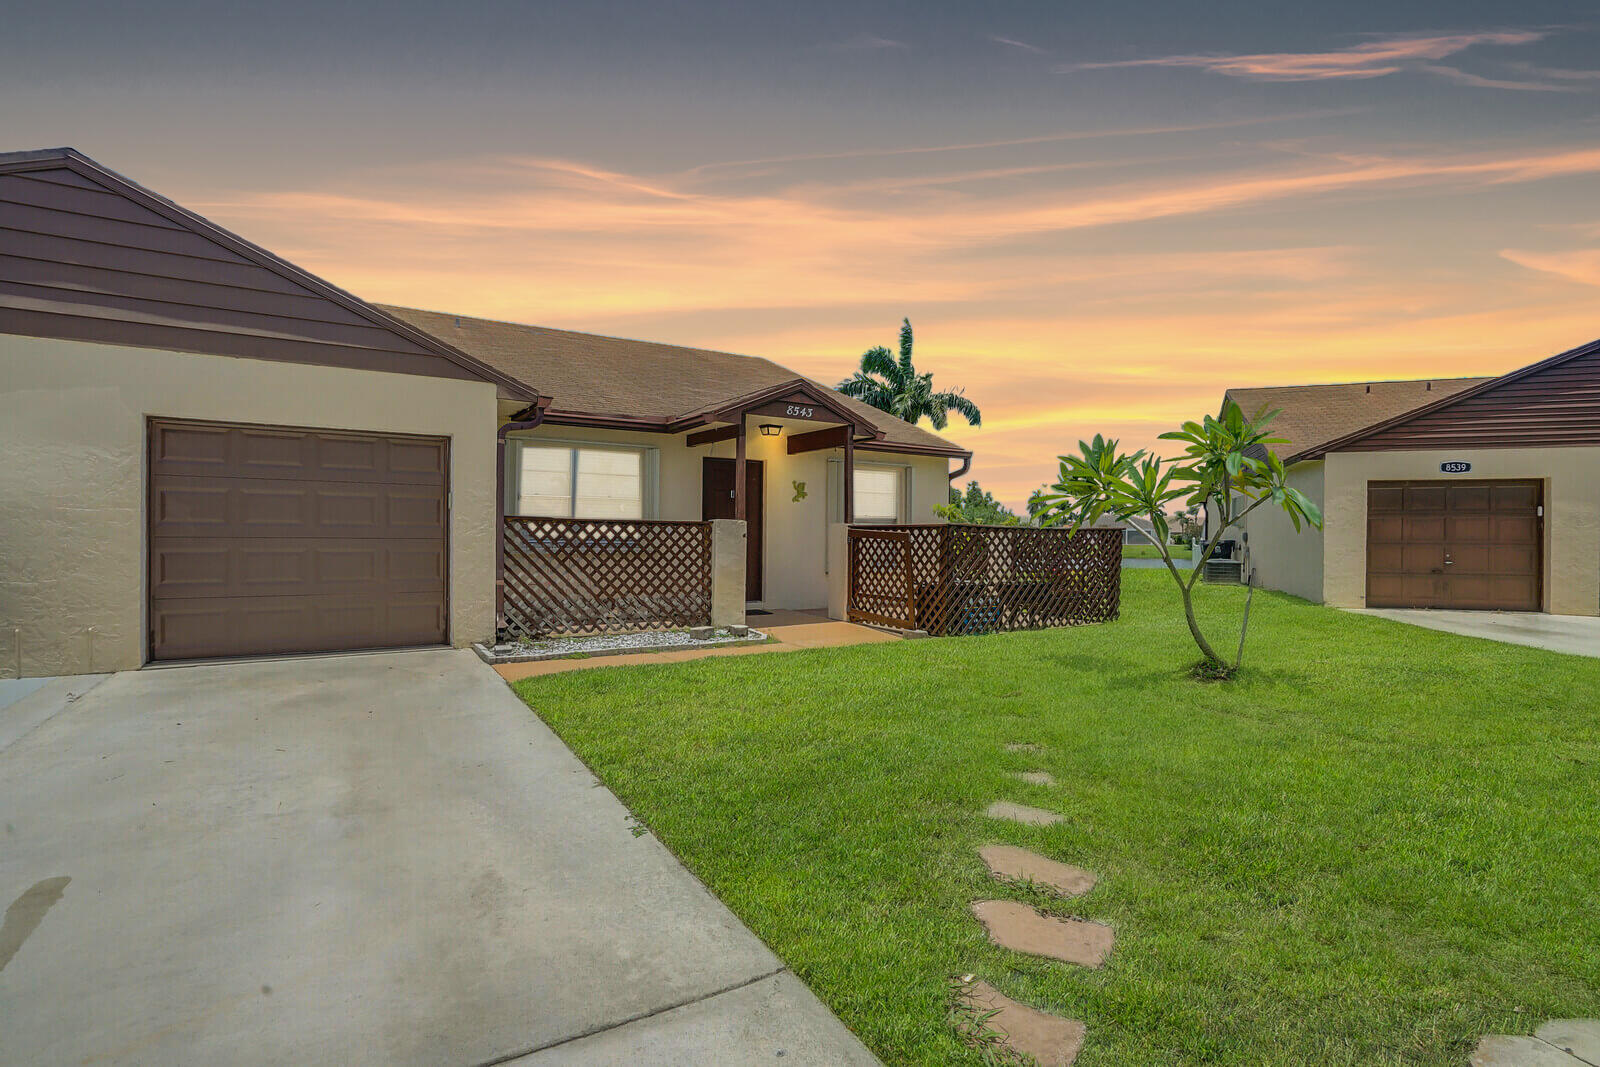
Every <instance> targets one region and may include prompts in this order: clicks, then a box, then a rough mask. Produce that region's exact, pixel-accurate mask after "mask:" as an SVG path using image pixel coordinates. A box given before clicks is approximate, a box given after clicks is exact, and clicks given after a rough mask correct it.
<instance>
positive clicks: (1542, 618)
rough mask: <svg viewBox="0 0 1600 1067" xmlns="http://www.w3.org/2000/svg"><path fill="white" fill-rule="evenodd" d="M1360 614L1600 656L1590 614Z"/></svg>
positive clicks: (1598, 630) (1599, 627)
mask: <svg viewBox="0 0 1600 1067" xmlns="http://www.w3.org/2000/svg"><path fill="white" fill-rule="evenodd" d="M1350 610H1351V611H1353V612H1355V613H1357V614H1360V615H1377V616H1378V617H1380V618H1384V619H1393V620H1394V621H1395V622H1404V623H1410V624H1411V625H1412V626H1421V627H1424V628H1426V629H1429V630H1445V631H1447V632H1449V633H1453V634H1461V635H1463V636H1465V637H1482V638H1485V639H1486V640H1489V641H1503V642H1505V643H1506V644H1511V645H1528V646H1530V647H1532V648H1543V649H1548V650H1549V651H1551V652H1565V653H1568V654H1569V655H1573V656H1596V657H1600V618H1595V617H1592V616H1587V615H1546V614H1544V613H1543V612H1534V611H1441V610H1437V609H1425V608H1351V609H1350Z"/></svg>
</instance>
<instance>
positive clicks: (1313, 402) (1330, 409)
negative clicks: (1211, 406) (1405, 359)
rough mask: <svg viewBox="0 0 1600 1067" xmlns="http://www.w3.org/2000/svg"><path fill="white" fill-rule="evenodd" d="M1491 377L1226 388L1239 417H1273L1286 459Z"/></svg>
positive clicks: (1273, 429) (1279, 450)
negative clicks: (1270, 413) (1269, 412)
mask: <svg viewBox="0 0 1600 1067" xmlns="http://www.w3.org/2000/svg"><path fill="white" fill-rule="evenodd" d="M1493 380H1494V379H1492V378H1427V379H1419V380H1417V381H1386V382H1342V383H1338V384H1334V385H1279V386H1266V387H1262V388H1254V389H1229V390H1228V391H1227V393H1226V395H1225V396H1224V402H1226V401H1227V400H1233V401H1234V402H1236V403H1237V404H1238V405H1239V407H1240V409H1241V410H1243V411H1244V413H1245V415H1247V416H1251V415H1255V414H1256V412H1257V411H1259V410H1261V409H1262V408H1266V409H1268V410H1277V411H1278V412H1279V415H1278V417H1277V418H1276V419H1274V420H1273V421H1272V422H1271V423H1270V424H1269V426H1268V429H1269V431H1270V432H1271V434H1272V436H1273V437H1283V438H1287V440H1288V443H1287V444H1281V445H1273V446H1272V450H1273V451H1274V452H1276V453H1277V454H1278V455H1280V456H1283V457H1284V458H1285V459H1286V460H1287V461H1295V460H1300V459H1306V458H1311V457H1308V456H1307V455H1306V453H1307V452H1308V451H1309V450H1311V449H1314V448H1316V447H1317V446H1318V445H1322V444H1325V443H1326V442H1328V441H1331V440H1333V439H1335V438H1337V437H1341V436H1344V435H1346V434H1350V433H1354V432H1355V431H1357V430H1360V429H1362V428H1364V427H1367V426H1371V425H1372V424H1374V423H1377V422H1382V421H1384V420H1385V419H1390V418H1393V417H1394V416H1396V415H1400V414H1403V413H1405V412H1408V411H1412V410H1414V409H1416V408H1419V407H1422V406H1423V405H1425V404H1427V403H1429V402H1430V401H1433V400H1437V399H1439V398H1440V397H1448V396H1451V395H1453V394H1456V393H1459V392H1462V391H1463V390H1466V389H1470V388H1472V387H1473V386H1476V385H1482V384H1483V383H1485V382H1490V381H1493Z"/></svg>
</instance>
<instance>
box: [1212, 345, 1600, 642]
mask: <svg viewBox="0 0 1600 1067" xmlns="http://www.w3.org/2000/svg"><path fill="white" fill-rule="evenodd" d="M1226 399H1229V400H1234V401H1236V402H1237V403H1238V404H1239V405H1240V407H1241V408H1242V409H1243V410H1244V411H1245V413H1246V414H1247V415H1253V414H1255V413H1256V412H1257V411H1258V410H1261V409H1263V408H1268V409H1277V410H1279V411H1280V414H1279V416H1278V418H1277V419H1276V420H1275V421H1274V422H1273V423H1272V424H1271V427H1270V428H1271V431H1272V433H1273V436H1275V437H1282V438H1287V443H1285V444H1278V445H1274V446H1273V450H1274V451H1275V452H1276V453H1277V454H1278V455H1279V456H1280V457H1282V458H1283V459H1284V461H1285V463H1286V464H1287V465H1288V467H1289V484H1290V485H1292V486H1294V487H1295V488H1297V489H1299V490H1300V491H1301V492H1303V493H1305V494H1306V495H1307V496H1308V497H1310V498H1311V499H1312V500H1313V501H1314V502H1316V503H1317V505H1318V506H1319V507H1321V508H1322V511H1323V517H1324V525H1323V529H1322V530H1321V531H1320V532H1319V531H1317V530H1315V529H1310V530H1303V531H1301V532H1299V533H1296V532H1295V530H1294V529H1293V527H1292V526H1291V524H1290V523H1289V521H1288V519H1287V517H1286V516H1285V515H1284V514H1283V513H1282V512H1281V511H1275V510H1273V509H1271V508H1267V507H1264V508H1263V509H1262V510H1261V511H1258V512H1257V513H1256V514H1254V515H1252V516H1250V517H1249V518H1248V519H1246V520H1245V525H1244V528H1243V534H1242V537H1241V541H1242V544H1241V549H1242V552H1243V568H1244V573H1245V575H1246V576H1247V577H1248V578H1249V580H1251V581H1252V582H1254V583H1255V584H1258V585H1262V586H1265V587H1267V588H1271V589H1281V590H1284V591H1286V592H1289V593H1293V594H1295V595H1297V596H1302V597H1305V598H1306V599H1308V600H1314V601H1321V602H1324V603H1327V604H1331V605H1334V606H1337V607H1362V606H1367V607H1420V608H1460V609H1478V610H1506V611H1543V612H1552V613H1555V614H1562V615H1597V614H1600V341H1596V342H1591V343H1590V344H1586V345H1582V346H1580V347H1578V348H1574V349H1572V350H1570V351H1567V352H1562V353H1560V354H1558V355H1555V356H1552V357H1550V358H1548V359H1545V360H1543V361H1541V362H1538V363H1535V364H1532V365H1531V366H1527V367H1524V368H1522V369H1521V370H1516V371H1513V372H1511V373H1509V374H1506V375H1503V376H1500V377H1494V378H1454V379H1442V380H1441V379H1429V380H1422V381H1385V382H1354V383H1346V384H1338V385H1309V386H1287V387H1280V388H1264V389H1230V390H1228V391H1227V394H1226ZM1208 521H1209V522H1210V523H1212V524H1213V525H1211V527H1210V528H1211V529H1215V526H1214V522H1215V519H1214V517H1212V516H1208Z"/></svg>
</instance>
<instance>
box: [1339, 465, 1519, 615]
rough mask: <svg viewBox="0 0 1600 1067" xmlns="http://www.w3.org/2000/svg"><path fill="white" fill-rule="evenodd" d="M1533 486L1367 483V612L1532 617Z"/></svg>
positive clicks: (1512, 483)
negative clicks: (1465, 611)
mask: <svg viewBox="0 0 1600 1067" xmlns="http://www.w3.org/2000/svg"><path fill="white" fill-rule="evenodd" d="M1543 495H1544V494H1543V485H1542V483H1540V482H1538V481H1504V482H1490V481H1450V482H1372V483H1370V484H1369V485H1368V486H1367V606H1368V607H1373V608H1471V609H1485V610H1495V611H1539V610H1540V609H1541V608H1542V606H1543V582H1542V580H1541V577H1542V573H1543V570H1544V561H1543V552H1542V550H1541V549H1542V545H1543V525H1544V524H1543V522H1542V521H1541V519H1540V515H1539V512H1540V510H1541V509H1540V505H1541V504H1542V503H1543Z"/></svg>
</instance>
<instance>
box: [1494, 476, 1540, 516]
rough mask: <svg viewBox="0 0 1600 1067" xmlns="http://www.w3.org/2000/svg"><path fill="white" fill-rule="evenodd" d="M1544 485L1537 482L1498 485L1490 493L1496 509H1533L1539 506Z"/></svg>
mask: <svg viewBox="0 0 1600 1067" xmlns="http://www.w3.org/2000/svg"><path fill="white" fill-rule="evenodd" d="M1541 492H1542V487H1541V486H1540V485H1539V483H1537V482H1531V483H1524V484H1521V485H1497V486H1495V487H1494V490H1493V492H1492V493H1491V494H1490V496H1491V501H1492V506H1493V508H1494V510H1496V511H1531V510H1533V509H1535V508H1537V507H1538V506H1539V502H1540V499H1541Z"/></svg>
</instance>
